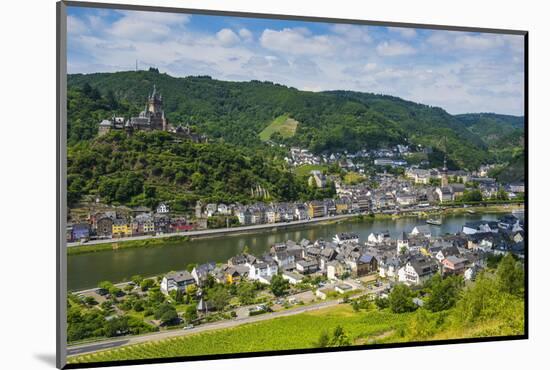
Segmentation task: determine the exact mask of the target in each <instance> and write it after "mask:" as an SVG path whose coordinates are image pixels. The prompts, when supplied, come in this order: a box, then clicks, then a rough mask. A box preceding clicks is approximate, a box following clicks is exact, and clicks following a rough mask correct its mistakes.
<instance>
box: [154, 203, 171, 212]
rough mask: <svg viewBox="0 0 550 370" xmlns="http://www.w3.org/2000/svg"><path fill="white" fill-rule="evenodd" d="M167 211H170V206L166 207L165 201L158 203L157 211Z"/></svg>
mask: <svg viewBox="0 0 550 370" xmlns="http://www.w3.org/2000/svg"><path fill="white" fill-rule="evenodd" d="M169 212H170V207H168V205H167V204H166V203H160V204H159V205H158V206H157V213H169Z"/></svg>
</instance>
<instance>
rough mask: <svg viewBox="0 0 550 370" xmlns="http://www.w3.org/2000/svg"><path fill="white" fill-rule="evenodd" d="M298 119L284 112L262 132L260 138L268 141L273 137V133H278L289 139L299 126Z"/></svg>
mask: <svg viewBox="0 0 550 370" xmlns="http://www.w3.org/2000/svg"><path fill="white" fill-rule="evenodd" d="M298 123H299V122H298V121H296V120H295V119H292V118H290V117H289V116H288V114H283V115H281V116H279V117H277V118H275V119H274V120H273V122H271V123H270V124H269V126H267V127H266V128H264V129H263V130H262V132H260V139H261V140H262V141H267V140H269V139H271V138H272V135H273V134H275V133H278V134H279V135H280V137H281V138H283V139H287V138H289V137H293V136H294V134H295V133H296V128H297V127H298Z"/></svg>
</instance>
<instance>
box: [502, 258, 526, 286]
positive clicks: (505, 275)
mask: <svg viewBox="0 0 550 370" xmlns="http://www.w3.org/2000/svg"><path fill="white" fill-rule="evenodd" d="M496 276H497V283H498V285H499V289H500V290H502V291H503V292H506V293H510V294H514V295H522V294H523V289H524V285H525V281H524V280H525V278H524V272H523V267H522V266H521V263H520V262H517V261H516V260H515V259H514V256H513V255H511V254H510V253H508V254H507V255H506V256H504V258H502V260H501V261H500V263H499V264H498V268H497V272H496Z"/></svg>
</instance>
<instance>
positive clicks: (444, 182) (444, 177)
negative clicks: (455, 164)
mask: <svg viewBox="0 0 550 370" xmlns="http://www.w3.org/2000/svg"><path fill="white" fill-rule="evenodd" d="M444 140H445V141H444V148H443V150H444V151H445V155H444V157H443V168H442V170H441V186H448V185H449V178H448V176H447V175H448V174H447V172H448V169H447V137H446V136H445V138H444Z"/></svg>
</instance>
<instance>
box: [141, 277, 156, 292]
mask: <svg viewBox="0 0 550 370" xmlns="http://www.w3.org/2000/svg"><path fill="white" fill-rule="evenodd" d="M139 286H140V288H141V291H143V292H146V291H147V290H149V289H151V288H152V287H154V286H155V281H154V280H153V279H145V280H142V281H141V283H140V285H139Z"/></svg>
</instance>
